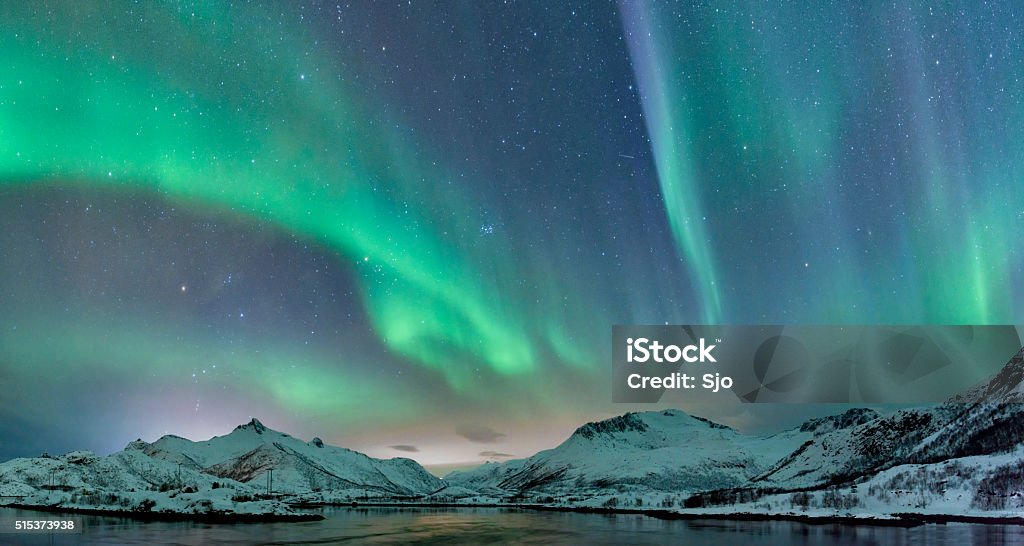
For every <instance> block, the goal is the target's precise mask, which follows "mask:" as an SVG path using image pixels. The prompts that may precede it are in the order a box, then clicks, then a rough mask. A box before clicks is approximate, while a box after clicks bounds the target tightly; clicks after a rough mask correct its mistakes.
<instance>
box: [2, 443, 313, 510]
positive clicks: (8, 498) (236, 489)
mask: <svg viewBox="0 0 1024 546" xmlns="http://www.w3.org/2000/svg"><path fill="white" fill-rule="evenodd" d="M255 493H256V492H255V491H253V489H252V488H250V487H249V486H247V485H245V484H242V483H238V482H234V481H232V480H224V479H219V478H217V477H216V476H211V475H208V474H203V473H200V472H196V471H194V470H192V469H188V468H180V469H179V468H178V465H177V464H175V463H170V462H167V461H163V460H160V459H154V458H151V457H148V456H147V455H145V454H144V453H142V452H140V451H135V450H125V451H121V452H118V453H114V454H112V455H108V456H106V457H97V456H96V455H94V454H92V453H90V452H86V451H74V452H71V453H68V454H66V455H62V456H59V457H49V456H44V457H35V458H19V459H12V460H10V461H7V462H4V463H2V464H0V495H3V496H4V497H5V498H4V501H5V502H9V503H16V504H19V505H28V506H49V507H61V508H68V509H75V508H86V509H93V510H96V509H99V510H113V511H120V512H147V513H149V512H169V513H175V514H214V513H217V514H276V515H291V514H294V512H293V511H292V510H291V508H289V507H288V506H287V505H286V504H284V503H282V502H281V501H278V500H262V499H258V498H256V495H255Z"/></svg>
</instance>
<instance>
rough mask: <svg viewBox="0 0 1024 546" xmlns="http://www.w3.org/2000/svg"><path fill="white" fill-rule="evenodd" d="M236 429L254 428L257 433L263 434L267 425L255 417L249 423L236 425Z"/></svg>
mask: <svg viewBox="0 0 1024 546" xmlns="http://www.w3.org/2000/svg"><path fill="white" fill-rule="evenodd" d="M235 430H252V431H253V432H255V433H256V434H263V433H264V432H266V431H267V427H266V425H264V424H263V423H261V422H260V420H259V419H257V418H255V417H253V418H252V419H251V420H250V421H249V422H248V423H246V424H244V425H238V426H237V427H235Z"/></svg>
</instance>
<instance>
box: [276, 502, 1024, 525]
mask: <svg viewBox="0 0 1024 546" xmlns="http://www.w3.org/2000/svg"><path fill="white" fill-rule="evenodd" d="M293 506H294V507H296V508H302V509H315V508H321V507H336V508H456V509H458V508H502V509H507V510H534V511H539V512H575V513H580V514H605V515H642V516H648V517H652V518H656V519H665V520H688V521H697V520H715V521H791V522H796V523H806V524H808V525H829V524H840V525H860V526H872V527H917V526H919V525H925V524H936V525H944V524H946V523H971V524H981V525H1024V516H1020V517H1014V516H1007V517H1000V516H969V515H958V514H920V513H913V512H899V513H893V514H889V515H888V516H886V515H862V516H853V515H850V516H841V515H821V516H816V515H809V514H765V513H758V512H729V513H698V512H674V511H671V510H657V509H640V510H629V509H621V508H604V507H590V506H575V507H574V506H550V505H545V504H501V503H482V504H460V503H453V502H447V503H427V502H401V503H398V502H358V501H355V502H348V503H330V502H328V503H301V504H295V505H293Z"/></svg>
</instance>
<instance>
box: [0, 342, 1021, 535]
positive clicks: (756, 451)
mask: <svg viewBox="0 0 1024 546" xmlns="http://www.w3.org/2000/svg"><path fill="white" fill-rule="evenodd" d="M1022 402H1024V349H1022V350H1021V352H1018V353H1017V354H1016V355H1014V356H1013V357H1012V358H1011V359H1010V361H1009V362H1008V363H1007V364H1006V366H1005V367H1004V368H1003V369H1002V370H1001V371H1000V372H999V373H998V374H996V375H995V376H994V377H992V378H991V379H989V380H988V381H985V382H983V383H981V384H979V385H976V386H974V387H972V388H970V389H967V390H966V391H964V392H963V393H961V394H960V395H957V396H955V397H953V398H951V399H950V400H948V401H947V402H946V403H944V404H940V405H936V406H930V407H920V408H911V409H902V410H898V411H894V412H890V413H886V414H881V413H879V412H877V411H875V410H872V409H866V408H852V409H846V410H845V411H842V412H840V413H838V414H836V415H833V416H829V417H823V418H817V419H811V420H809V421H806V422H804V423H803V424H801V425H800V426H797V427H794V428H792V429H789V430H785V431H782V432H779V433H776V434H772V435H767V436H763V435H752V434H744V433H742V432H740V431H737V430H734V429H732V428H730V427H728V426H725V425H722V424H718V423H715V422H712V421H709V420H707V419H703V418H701V417H696V416H692V415H689V414H687V413H685V412H683V411H680V410H674V409H670V410H662V411H650V412H640V413H627V414H625V415H621V416H618V417H613V418H611V419H606V420H603V421H597V422H592V423H587V424H585V425H583V426H581V427H579V428H578V429H576V431H575V432H573V433H572V435H571V436H569V438H567V439H566V440H565V441H564V442H562V443H561V444H560V445H558V446H556V447H554V448H552V449H549V450H545V451H541V452H539V453H537V454H536V455H533V456H531V457H528V458H525V459H518V460H512V461H507V462H504V463H487V464H484V465H482V466H480V467H477V468H475V469H472V470H468V471H462V472H454V473H452V474H449V475H448V476H446V477H445V478H444V479H439V478H437V477H435V476H433V475H431V474H430V473H428V472H427V471H426V470H424V469H423V467H421V466H420V465H419V464H418V463H416V462H415V461H413V460H411V459H406V458H393V459H387V460H383V459H375V458H372V457H368V456H366V455H363V454H361V453H358V452H355V451H352V450H349V449H345V448H341V447H334V446H330V445H327V444H325V443H324V442H322V441H321V440H320V439H319V438H313V439H312V440H310V441H303V440H300V439H298V438H295V437H293V436H290V435H288V434H285V433H282V432H278V431H275V430H272V429H270V428H267V427H266V426H264V425H263V424H262V423H261V422H260V421H258V420H256V419H253V420H252V421H250V422H248V423H245V424H243V425H239V426H238V427H236V428H235V429H234V430H233V431H231V432H230V433H229V434H226V435H224V436H216V437H213V438H211V439H209V440H206V441H198V442H197V441H192V440H188V439H185V438H181V437H179V436H173V435H168V436H164V437H162V438H160V439H158V440H156V441H155V442H152V443H149V442H144V441H142V440H136V441H134V442H131V443H130V444H128V446H127V447H126V448H125V449H124V450H123V451H120V452H118V453H114V454H112V455H108V456H106V457H98V456H96V455H94V454H92V453H88V452H80V451H79V452H72V453H69V454H66V455H63V456H60V457H50V456H42V457H37V458H23V459H14V460H11V461H7V462H5V463H2V464H0V502H8V503H13V504H18V505H21V506H31V507H42V508H48V509H55V508H62V509H72V510H75V509H78V510H82V509H101V510H106V511H119V512H130V513H154V512H156V513H181V514H210V513H216V514H269V515H272V516H281V517H287V516H289V515H294V514H295V511H294V510H293V508H292V504H294V503H350V502H387V503H393V502H420V503H440V502H444V503H457V504H466V505H473V504H495V503H509V502H513V503H525V504H530V505H540V504H545V505H553V506H559V507H563V508H570V509H571V508H604V509H624V508H625V507H627V506H628V507H629V508H630V509H637V508H643V509H650V508H657V509H661V510H669V511H674V512H676V513H685V512H687V511H689V512H694V511H696V512H697V513H701V514H713V513H719V514H728V513H739V512H742V513H748V514H749V513H756V514H762V515H772V514H775V515H777V514H783V513H792V512H799V513H804V514H807V513H812V514H818V515H826V516H827V515H833V516H834V515H835V514H837V513H844V514H854V515H857V516H859V517H886V515H891V514H897V513H917V514H924V513H927V514H945V515H953V514H960V515H962V514H976V515H979V514H980V515H985V516H992V515H995V516H999V517H1015V516H1016V514H1018V512H1019V510H1020V509H1021V508H1022V507H1024V403H1022ZM627 503H628V504H627Z"/></svg>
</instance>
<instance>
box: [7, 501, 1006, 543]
mask: <svg viewBox="0 0 1024 546" xmlns="http://www.w3.org/2000/svg"><path fill="white" fill-rule="evenodd" d="M322 513H323V515H324V516H326V517H327V519H326V520H324V521H317V522H307V523H272V524H262V523H261V524H240V525H207V524H199V523H167V522H139V521H134V520H129V519H123V518H109V517H88V516H85V517H82V519H83V522H84V530H83V532H82V533H81V534H75V535H14V534H0V544H3V545H7V544H11V545H21V544H26V545H36V544H182V545H207V544H573V545H580V544H630V545H634V544H685V545H688V546H689V545H693V546H701V545H713V546H725V545H765V546H774V545H786V544H828V545H830V546H832V545H834V546H843V545H854V544H856V545H876V544H877V545H889V544H893V545H922V546H923V545H932V544H949V545H966V544H979V545H981V544H984V545H991V546H1002V545H1009V544H1014V545H1016V544H1021V545H1024V527H1021V526H1007V525H968V524H949V525H922V526H918V527H913V528H909V529H901V528H891V527H870V526H847V525H806V524H802V523H793V522H782V521H773V522H726V521H666V520H659V519H654V518H649V517H646V516H634V515H602V514H573V513H568V512H535V511H526V510H523V511H519V510H503V509H498V508H468V509H450V510H449V509H434V508H402V509H393V508H327V509H324V510H323V511H322ZM15 517H21V518H31V519H46V518H52V517H56V516H55V515H53V514H42V513H40V512H30V511H21V510H14V509H10V508H0V519H7V518H15Z"/></svg>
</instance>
